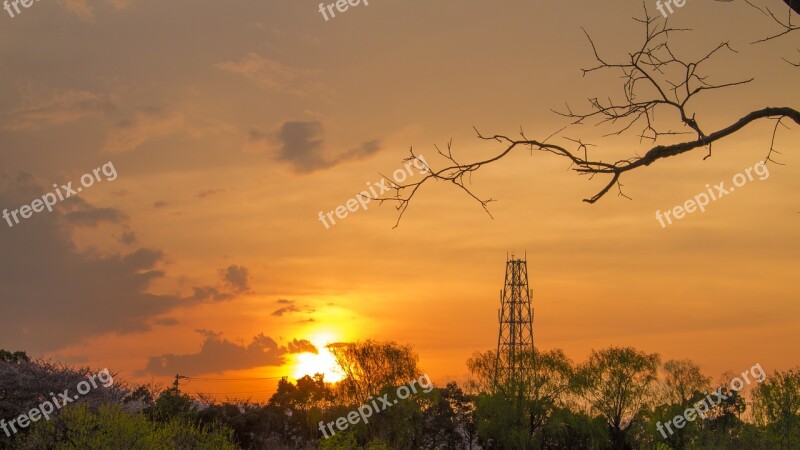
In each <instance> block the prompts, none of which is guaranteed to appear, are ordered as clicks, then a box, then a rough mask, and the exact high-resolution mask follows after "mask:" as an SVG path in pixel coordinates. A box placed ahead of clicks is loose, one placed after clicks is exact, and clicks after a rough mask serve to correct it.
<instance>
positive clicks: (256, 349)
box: [145, 330, 317, 376]
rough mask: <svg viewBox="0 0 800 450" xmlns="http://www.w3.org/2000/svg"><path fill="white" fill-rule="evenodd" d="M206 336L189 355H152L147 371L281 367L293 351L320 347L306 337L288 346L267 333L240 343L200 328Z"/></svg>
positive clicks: (204, 371) (187, 372) (184, 372)
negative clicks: (282, 344)
mask: <svg viewBox="0 0 800 450" xmlns="http://www.w3.org/2000/svg"><path fill="white" fill-rule="evenodd" d="M198 332H199V333H200V334H202V335H203V336H204V337H205V340H204V341H203V344H202V346H201V347H200V351H199V352H197V353H193V354H188V355H175V354H165V355H161V356H152V357H150V359H149V360H148V362H147V367H146V368H145V372H147V373H149V374H152V375H170V376H172V375H175V374H176V373H180V374H182V375H188V376H197V375H203V374H213V373H222V372H225V371H228V370H245V369H252V368H254V367H262V366H280V365H283V364H284V363H285V362H286V355H287V354H290V353H303V352H311V353H317V349H316V347H314V346H313V345H312V344H311V343H310V342H308V341H306V340H299V341H298V340H297V339H295V340H292V341H291V342H289V344H288V347H279V346H278V344H277V342H275V340H273V339H272V338H270V337H268V336H264V334H263V333H262V334H259V335H257V336H255V337H253V340H252V342H250V344H248V345H240V344H236V343H233V342H231V341H229V340H227V339H224V338H222V334H220V333H214V332H212V331H207V330H198Z"/></svg>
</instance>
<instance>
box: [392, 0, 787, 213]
mask: <svg viewBox="0 0 800 450" xmlns="http://www.w3.org/2000/svg"><path fill="white" fill-rule="evenodd" d="M643 6H644V5H643ZM644 9H645V15H644V18H643V19H635V20H637V21H638V22H640V23H641V24H642V25H644V28H645V40H644V44H643V45H642V46H641V47H640V48H638V49H637V50H636V51H634V52H633V53H629V54H628V58H627V60H625V61H623V62H609V60H607V59H605V58H604V57H602V56H601V55H600V52H599V50H598V48H597V45H596V44H595V42H594V40H593V39H592V38H591V36H590V35H589V34H588V33H587V32H586V31H585V30H584V34H586V37H587V39H588V40H589V44H590V45H591V48H592V51H593V53H594V57H595V60H596V65H595V66H593V67H591V68H589V69H583V74H584V75H587V74H589V73H592V72H597V71H603V70H609V69H610V70H612V71H618V72H620V73H621V74H622V78H623V80H624V84H623V96H624V99H623V100H621V101H614V100H613V99H611V98H608V99H607V100H602V101H601V100H599V99H598V98H597V97H595V98H589V99H588V100H589V110H588V112H585V113H580V112H575V111H573V110H572V108H570V106H569V105H568V104H567V105H566V106H565V108H566V109H565V110H564V111H561V112H559V111H555V112H556V113H557V114H559V115H561V116H563V117H566V118H569V119H570V120H571V125H578V124H582V123H584V122H586V121H589V120H591V121H594V122H595V125H603V124H606V125H610V126H612V128H613V127H616V131H613V132H612V133H609V135H620V134H622V133H624V132H626V131H628V130H630V129H631V127H633V126H634V125H636V124H639V125H641V126H642V128H643V129H642V131H641V133H640V134H639V136H640V141H641V140H644V139H647V140H649V141H651V142H652V145H653V146H652V147H651V148H650V149H649V150H648V151H647V152H646V153H645V154H644V156H635V157H631V158H628V159H623V160H619V161H616V162H613V163H611V162H605V161H603V160H600V159H593V158H590V156H589V153H590V151H589V147H591V146H593V145H592V144H587V143H584V142H583V141H581V140H580V139H574V138H568V137H565V136H561V139H564V140H566V141H567V142H569V144H565V145H559V144H556V143H552V142H550V140H551V139H552V138H553V137H554V136H556V135H561V133H562V132H563V131H564V130H565V129H566V128H567V127H564V128H562V129H561V130H559V131H557V132H556V133H553V134H551V135H550V136H548V137H547V138H546V139H544V140H541V141H539V140H536V139H529V138H527V137H526V136H525V133H524V132H523V130H522V129H520V132H519V134H520V136H521V138H511V137H508V136H505V135H501V134H495V135H492V136H485V135H483V134H482V133H480V132H479V131H478V130H477V129H475V132H476V134H477V136H478V138H479V139H481V140H485V141H495V142H497V143H500V144H502V145H503V146H504V148H503V149H502V150H501V151H500V152H499V153H497V154H496V155H494V156H492V157H489V158H486V159H483V160H480V161H476V162H472V163H460V162H459V161H457V160H456V159H455V157H454V156H453V152H452V140H451V141H450V142H448V144H447V151H446V152H444V151H442V150H441V149H439V147H438V146H437V147H436V150H437V152H438V153H439V155H440V156H441V157H443V158H444V159H445V160H446V163H445V167H443V168H441V169H438V170H436V169H433V168H431V167H428V169H429V173H428V174H427V175H426V176H424V177H423V178H422V179H420V180H419V181H417V182H415V183H409V184H402V185H394V184H393V186H392V187H393V188H394V189H395V195H394V196H392V197H388V198H382V199H379V200H380V201H381V202H383V201H395V202H397V203H398V205H397V209H398V210H399V211H400V214H399V215H398V218H397V223H396V224H395V227H397V226H398V225H399V223H400V220H401V219H402V216H403V214H404V213H405V211H406V210H407V209H408V206H409V204H410V202H411V199H412V198H414V196H415V195H416V194H417V192H418V191H419V189H420V187H422V185H424V184H425V183H427V182H429V181H446V182H450V183H453V184H454V185H456V186H458V187H459V188H460V189H461V190H463V191H464V192H466V193H467V194H468V195H469V196H470V197H472V198H473V199H474V200H476V201H477V202H478V203H479V204H480V205H481V207H482V208H483V210H484V211H486V213H487V214H489V216H490V217H491V213H490V212H489V209H488V207H487V205H488V204H489V203H490V202H492V201H494V199H491V198H489V199H485V200H484V199H482V198H480V197H479V196H477V195H475V194H474V193H473V192H472V191H471V190H470V188H469V187H468V184H471V183H465V178H464V177H465V176H469V177H470V178H468V179H467V180H468V181H471V176H472V174H473V173H475V172H476V171H477V170H478V169H480V168H482V167H484V166H486V165H489V164H492V163H495V162H496V161H499V160H500V159H502V158H504V157H506V156H507V155H509V154H511V152H513V151H514V150H515V149H517V148H528V149H529V150H530V151H531V152H533V151H542V152H546V153H551V154H554V155H557V156H560V157H562V158H566V159H568V160H569V161H570V168H571V169H572V170H573V171H575V172H577V173H578V174H580V175H588V176H589V177H590V178H592V177H594V176H595V175H598V174H601V175H607V176H608V177H609V178H608V181H607V182H606V184H605V185H604V186H603V187H602V188H601V189H600V190H599V191H598V192H597V193H596V194H594V195H593V196H591V197H589V198H585V199H584V200H583V201H584V202H586V203H595V202H597V201H598V200H599V199H601V198H602V197H603V196H604V195H606V193H608V191H609V190H611V188H612V187H614V186H617V189H618V195H619V196H623V197H626V198H629V197H627V196H626V195H625V194H624V193H623V192H622V184H621V182H620V179H621V176H622V175H623V174H624V173H626V172H629V171H631V170H634V169H637V168H640V167H644V166H649V165H650V164H653V163H654V162H656V161H658V160H660V159H664V158H668V157H671V156H677V155H680V154H683V153H687V152H690V151H692V150H695V149H697V148H702V147H706V148H707V149H708V153H707V154H706V156H705V157H704V158H703V159H707V158H709V157H710V156H711V146H712V144H713V143H714V142H716V141H718V140H721V139H723V138H726V137H728V136H731V135H733V134H735V133H737V132H738V131H740V130H741V129H743V128H744V127H746V126H747V125H749V124H750V123H752V122H755V121H757V120H759V119H766V118H772V119H776V124H775V128H774V129H773V133H772V142H771V144H770V149H769V152H768V153H767V156H766V159H765V162H766V161H771V162H775V163H777V161H775V160H774V159H773V158H772V155H773V153H774V154H780V152H779V151H777V150H776V149H775V136H776V133H777V130H778V127H779V126H784V127H786V125H785V124H784V123H783V119H784V118H789V119H791V120H793V121H794V122H795V123H796V124H799V125H800V111H798V110H797V109H794V108H792V107H788V106H787V107H767V108H763V109H760V110H756V111H752V112H750V113H748V114H745V115H744V116H743V117H741V118H740V119H739V120H736V121H735V122H733V123H731V124H729V125H728V126H726V127H723V128H720V129H718V130H716V131H712V132H708V131H707V130H706V129H704V127H702V126H701V125H700V121H699V120H698V118H697V114H696V113H695V112H694V111H692V110H690V109H689V106H688V105H689V102H690V100H692V99H693V98H695V97H697V96H699V95H700V94H702V93H704V92H711V91H715V90H720V89H726V88H730V87H735V86H741V85H744V84H747V83H750V82H751V81H753V78H749V79H746V80H738V81H729V82H724V83H711V82H710V80H709V78H708V76H707V75H704V74H703V73H702V72H701V70H700V69H701V67H702V66H703V65H704V63H706V62H707V61H709V60H710V59H711V58H712V57H713V56H714V55H716V54H717V53H718V52H721V51H731V52H734V53H735V51H734V50H733V49H732V48H731V47H730V45H728V43H727V42H723V43H720V44H719V45H717V46H716V47H714V48H713V49H711V50H710V51H708V52H707V53H705V55H703V56H702V57H700V58H699V59H696V60H694V61H688V60H685V59H681V58H680V57H678V56H676V52H674V51H673V50H672V49H671V48H670V46H669V40H668V37H669V34H670V33H676V32H684V31H688V30H685V29H678V28H671V27H669V25H668V24H667V21H663V22H660V24H659V23H657V22H656V20H655V19H654V18H652V17H650V16H649V15H648V13H647V8H646V7H645V8H644ZM656 110H659V111H660V110H664V111H666V112H668V113H672V114H673V115H674V117H675V118H676V119H678V121H679V122H680V123H681V124H682V125H683V126H685V127H688V128H689V130H691V131H672V130H670V129H667V130H661V129H659V128H658V127H657V125H656V123H655V111H656ZM571 125H570V126H571ZM473 128H474V127H473ZM687 133H690V134H692V135H695V138H694V139H691V140H687V141H684V142H679V143H673V144H669V145H656V141H657V140H658V138H659V137H660V136H664V135H681V134H687ZM410 153H411V156H410V157H409V158H407V159H406V160H405V161H409V160H411V159H414V158H416V155H415V154H414V150H413V148H412V149H411V150H410Z"/></svg>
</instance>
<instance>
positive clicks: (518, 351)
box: [494, 255, 533, 386]
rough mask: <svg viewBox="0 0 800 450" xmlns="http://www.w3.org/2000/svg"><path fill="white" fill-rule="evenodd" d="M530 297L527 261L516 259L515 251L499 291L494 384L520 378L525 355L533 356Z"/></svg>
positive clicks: (507, 263)
mask: <svg viewBox="0 0 800 450" xmlns="http://www.w3.org/2000/svg"><path fill="white" fill-rule="evenodd" d="M531 297H533V293H532V292H531V291H530V290H529V289H528V261H527V259H514V255H511V259H507V260H506V280H505V284H504V286H503V290H502V291H501V292H500V310H499V311H498V319H499V321H500V331H499V333H498V335H497V356H496V359H495V370H494V383H495V386H497V385H498V384H505V383H507V382H509V381H514V380H518V379H519V378H518V375H519V374H520V370H521V369H522V365H523V364H525V361H524V358H525V356H526V355H527V356H528V357H529V358H530V357H531V356H532V351H533V312H532V310H531Z"/></svg>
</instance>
